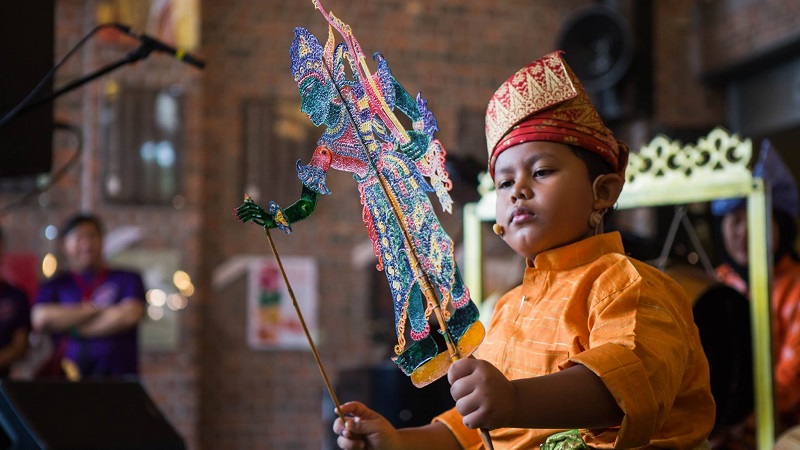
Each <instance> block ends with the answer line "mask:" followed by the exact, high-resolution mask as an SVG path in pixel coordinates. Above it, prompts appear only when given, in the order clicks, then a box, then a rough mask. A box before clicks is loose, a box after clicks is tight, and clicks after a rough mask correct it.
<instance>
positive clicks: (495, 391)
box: [447, 358, 516, 430]
mask: <svg viewBox="0 0 800 450" xmlns="http://www.w3.org/2000/svg"><path fill="white" fill-rule="evenodd" d="M447 380H448V381H449V382H450V385H451V386H450V395H452V396H453V399H454V400H455V401H456V409H457V410H458V412H459V413H460V414H461V415H462V416H463V417H464V425H466V426H467V427H469V428H485V429H489V430H493V429H495V428H503V427H506V426H508V424H509V423H511V420H512V418H513V417H514V410H515V407H516V395H515V390H514V385H513V384H512V383H511V381H509V380H508V378H506V377H505V375H503V373H502V372H500V371H499V370H498V369H497V368H496V367H495V366H493V365H492V364H490V363H488V362H486V361H483V360H481V359H475V358H465V359H460V360H458V361H455V362H454V363H453V364H452V365H451V366H450V369H448V371H447Z"/></svg>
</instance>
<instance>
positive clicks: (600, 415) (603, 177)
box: [334, 52, 715, 450]
mask: <svg viewBox="0 0 800 450" xmlns="http://www.w3.org/2000/svg"><path fill="white" fill-rule="evenodd" d="M486 136H487V142H488V151H489V172H490V174H491V175H492V177H493V178H494V182H495V188H496V189H497V210H496V219H497V223H496V224H495V226H494V230H495V233H497V235H498V236H500V237H501V238H502V239H503V240H504V241H505V242H506V244H508V245H509V247H511V248H512V249H513V250H514V251H515V252H516V253H518V254H519V255H520V256H522V257H523V258H524V261H525V264H526V270H525V275H524V279H523V283H522V285H520V286H518V287H516V288H514V289H512V290H511V291H510V292H508V293H507V294H505V295H504V296H503V297H501V298H500V299H499V300H498V302H497V305H496V306H495V309H494V313H493V315H492V318H491V323H490V324H489V328H488V331H487V335H486V339H485V340H484V342H483V344H481V347H480V348H479V349H478V350H477V351H476V353H475V356H476V358H464V359H459V360H457V361H455V362H453V364H452V365H451V366H450V369H449V371H448V380H449V381H450V383H451V389H450V393H451V395H452V396H453V398H454V400H456V406H455V408H453V409H451V410H450V411H447V412H445V413H443V414H441V415H439V416H438V417H436V418H435V419H434V421H433V423H431V424H430V425H426V426H424V427H419V428H410V429H401V430H395V429H394V428H393V427H391V425H389V423H388V422H387V421H386V420H385V419H384V418H382V417H381V416H380V415H378V414H377V413H375V412H374V411H371V410H369V409H368V408H367V407H366V406H364V405H362V404H360V403H358V402H350V403H345V404H343V405H342V412H343V413H344V414H346V415H351V416H352V419H347V420H346V423H342V421H341V420H340V419H337V420H336V422H335V423H334V431H335V432H336V433H337V434H339V438H338V440H337V442H338V444H339V445H340V446H341V447H342V448H345V449H356V448H376V449H377V448H385V449H403V448H426V449H458V448H463V449H471V450H477V449H480V448H486V443H485V442H484V440H483V439H482V438H481V435H480V434H479V432H478V429H479V428H480V429H486V430H489V434H490V435H491V440H492V445H493V446H494V448H495V449H498V450H500V449H533V448H541V449H544V450H552V449H564V448H570V449H577V448H676V449H693V448H703V447H704V446H707V437H708V433H709V432H710V431H711V428H712V427H713V424H714V415H715V409H714V401H713V398H712V396H711V390H710V385H709V371H708V362H707V361H706V358H705V354H704V353H703V349H702V346H701V344H700V340H699V336H698V332H697V327H696V326H695V325H694V322H693V320H692V312H691V302H690V300H689V299H688V297H687V296H686V294H685V293H684V291H683V289H682V288H681V287H680V286H679V285H678V284H677V283H676V282H675V281H674V280H672V279H670V278H669V277H667V276H665V275H664V274H663V273H661V272H659V271H658V270H656V269H654V268H652V267H650V266H648V265H646V264H644V263H642V262H640V261H636V260H634V259H632V258H629V257H628V256H626V255H625V250H624V248H623V247H622V241H621V237H620V235H619V233H616V232H612V233H603V223H602V219H603V215H604V213H605V212H606V211H607V210H608V209H610V208H612V207H613V205H614V203H615V202H616V199H617V197H618V196H619V194H620V191H621V189H622V185H623V183H624V176H623V175H624V170H625V166H626V161H627V155H628V150H627V147H625V145H624V144H622V143H620V142H618V141H617V140H616V138H615V137H614V135H613V134H612V133H611V131H609V130H608V129H607V128H606V127H605V125H604V124H603V122H602V121H601V120H600V117H599V115H598V114H597V112H596V110H595V109H594V108H593V106H592V105H591V102H590V101H589V98H588V96H587V95H586V93H585V92H584V90H583V88H582V87H581V85H580V82H579V81H578V79H577V78H576V77H575V75H574V73H572V71H571V70H570V68H569V67H568V66H567V64H566V62H565V61H564V60H563V59H562V57H561V54H560V52H555V53H551V54H549V55H546V56H545V57H543V58H541V59H539V60H536V61H534V62H533V63H531V64H529V65H528V66H526V67H524V68H522V69H521V70H520V71H518V72H517V73H516V74H514V75H513V76H512V77H511V78H509V79H508V80H507V81H506V82H505V83H504V84H503V85H502V86H501V87H500V89H498V91H497V92H496V93H495V95H494V96H493V97H492V99H491V101H490V103H489V107H488V109H487V117H486ZM540 446H541V447H540Z"/></svg>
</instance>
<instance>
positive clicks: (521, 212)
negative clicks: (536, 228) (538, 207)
mask: <svg viewBox="0 0 800 450" xmlns="http://www.w3.org/2000/svg"><path fill="white" fill-rule="evenodd" d="M535 215H536V214H534V213H533V211H531V210H530V209H528V208H521V207H517V208H514V210H513V211H511V223H514V222H520V221H523V220H526V219H529V218H532V217H534V216H535Z"/></svg>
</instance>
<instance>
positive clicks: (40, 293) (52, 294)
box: [31, 282, 57, 305]
mask: <svg viewBox="0 0 800 450" xmlns="http://www.w3.org/2000/svg"><path fill="white" fill-rule="evenodd" d="M56 300H57V297H56V289H55V285H54V283H53V282H48V283H44V284H42V285H41V286H40V287H39V289H38V290H37V291H36V295H35V296H34V297H33V302H31V304H32V305H38V304H39V303H54V302H56Z"/></svg>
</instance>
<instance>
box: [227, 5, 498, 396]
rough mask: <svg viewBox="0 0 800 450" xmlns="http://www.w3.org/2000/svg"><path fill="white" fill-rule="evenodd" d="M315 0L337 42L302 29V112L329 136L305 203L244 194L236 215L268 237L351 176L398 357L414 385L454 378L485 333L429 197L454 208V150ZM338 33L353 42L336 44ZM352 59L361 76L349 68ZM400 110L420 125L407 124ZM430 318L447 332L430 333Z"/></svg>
mask: <svg viewBox="0 0 800 450" xmlns="http://www.w3.org/2000/svg"><path fill="white" fill-rule="evenodd" d="M313 3H314V6H315V7H316V8H317V9H319V10H320V12H321V13H322V15H323V16H324V17H325V19H326V20H327V22H328V24H329V27H328V38H327V41H326V44H325V45H324V46H322V45H321V44H320V42H319V41H318V40H317V38H316V37H315V36H314V35H313V34H311V33H310V32H309V31H308V30H306V29H304V28H296V29H295V30H294V40H293V41H292V45H291V50H290V55H291V70H292V75H293V76H294V79H295V81H296V82H297V86H298V88H299V92H300V97H301V109H302V111H303V112H304V113H306V115H308V117H309V118H310V119H311V121H312V122H313V123H314V125H316V126H324V132H323V133H322V136H321V137H320V138H319V140H318V141H317V147H316V149H315V151H314V154H313V155H312V156H311V160H310V162H309V163H308V164H307V165H302V164H301V162H300V161H298V162H297V167H296V169H297V174H298V176H299V178H300V180H301V181H302V185H303V187H302V192H301V195H300V199H299V200H298V201H297V202H295V203H294V204H292V205H291V206H289V207H287V208H285V209H282V208H281V207H279V206H278V205H277V204H275V203H274V202H270V203H269V206H268V208H267V209H266V210H265V209H263V208H261V207H259V206H258V205H256V204H255V203H254V202H253V200H252V199H250V198H249V197H245V202H244V204H242V206H240V207H239V208H238V209H237V217H238V218H239V219H240V220H241V221H243V222H254V223H256V224H258V225H261V226H262V227H264V229H265V230H266V231H267V235H268V236H269V229H270V228H279V229H281V230H283V231H285V232H287V233H290V232H291V224H292V223H294V222H296V221H298V220H302V219H305V218H307V217H308V216H310V215H311V213H312V212H313V211H314V208H315V206H316V203H317V200H318V196H319V195H320V194H325V195H328V194H330V191H329V190H328V187H327V186H326V174H327V172H328V170H329V169H331V168H333V169H337V170H343V171H347V172H352V173H353V177H354V179H355V181H356V183H357V186H358V190H359V193H360V195H361V203H362V205H363V212H362V216H363V220H364V225H365V226H366V228H367V232H368V235H369V237H370V239H371V240H372V244H373V251H374V253H375V256H377V258H378V264H377V268H378V270H383V272H384V273H385V274H386V278H387V280H388V282H389V287H390V290H391V295H392V300H393V302H394V312H395V331H396V334H397V344H396V345H395V347H394V351H395V353H396V357H395V358H393V359H394V361H395V362H396V363H397V365H398V366H399V367H400V368H401V369H402V370H403V372H405V373H406V374H407V375H409V376H410V377H411V380H412V382H413V383H414V385H416V386H418V387H421V386H425V385H427V384H429V383H431V382H433V381H434V380H436V379H438V378H439V377H441V376H443V375H445V374H446V372H447V368H448V367H449V365H450V363H451V362H452V361H455V360H457V359H459V358H463V357H466V356H469V355H470V354H471V353H472V352H473V351H474V350H475V349H476V348H477V347H478V345H479V344H480V343H481V342H482V340H483V337H484V328H483V326H482V324H481V322H480V321H479V320H478V309H477V307H476V306H475V304H474V303H473V302H472V300H471V299H470V295H469V291H468V289H467V287H466V286H465V285H464V283H463V281H462V279H461V275H460V273H459V270H458V267H457V266H456V263H455V257H454V249H453V247H454V246H453V241H452V239H450V236H448V235H447V233H446V232H445V230H444V229H443V228H442V225H441V224H440V223H439V220H438V218H437V216H436V214H435V211H434V207H433V205H432V204H431V201H430V199H429V197H428V193H429V192H435V194H436V195H437V197H438V199H439V202H440V203H441V206H442V208H443V210H445V211H447V212H450V210H451V205H452V200H451V199H450V196H449V194H448V191H449V189H450V188H451V186H452V185H451V182H450V179H449V175H448V174H447V172H446V170H445V166H444V162H445V150H444V148H443V146H442V145H441V143H440V142H439V141H438V140H437V139H434V137H433V134H434V132H435V131H437V130H438V128H437V123H436V119H435V117H434V116H433V114H432V113H431V112H430V111H429V110H428V108H427V106H426V100H424V99H422V98H421V97H420V96H419V95H418V96H417V97H416V98H413V97H412V96H411V95H409V93H408V92H407V91H406V90H405V89H404V88H403V86H402V85H400V83H398V81H397V80H396V79H395V78H394V77H393V76H392V72H391V71H390V69H389V65H388V63H387V62H386V60H385V59H384V58H383V56H382V55H381V54H380V53H375V54H374V55H373V60H374V61H376V62H377V69H376V71H375V73H374V74H373V73H371V72H370V70H369V68H368V66H367V60H366V57H365V56H364V52H363V51H362V49H361V46H360V45H359V43H358V41H357V40H356V39H355V37H354V36H353V34H352V30H351V29H350V26H349V25H347V24H345V23H343V22H342V21H341V20H339V19H338V18H336V17H335V16H333V14H329V13H328V12H327V11H326V10H325V9H323V7H322V5H321V4H320V2H319V1H317V0H314V1H313ZM334 30H335V31H336V32H338V33H339V34H340V35H341V36H342V38H343V39H344V43H340V44H338V45H336V43H335V39H334ZM346 63H347V64H349V69H350V72H351V73H352V77H348V76H347V74H346V73H345V64H346ZM397 111H400V112H401V113H402V114H404V115H405V116H407V117H408V118H409V119H410V120H411V122H412V123H413V129H411V130H407V129H404V127H403V125H402V124H401V123H400V121H399V120H398V119H397V117H396V116H395V113H396V112H397ZM270 239H271V238H270ZM273 250H274V246H273ZM298 312H299V311H298ZM431 314H433V315H434V316H435V318H436V319H437V322H436V323H437V324H438V326H439V330H435V331H432V330H431V327H430V325H429V318H430V316H431ZM437 332H438V333H442V335H443V336H444V340H445V342H446V344H447V349H446V350H443V351H441V352H440V351H439V349H438V347H437V343H436V342H435V341H434V339H433V336H432V333H437ZM408 338H410V340H411V342H410V343H409V342H408V340H407V339H408ZM312 345H313V344H312Z"/></svg>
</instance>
